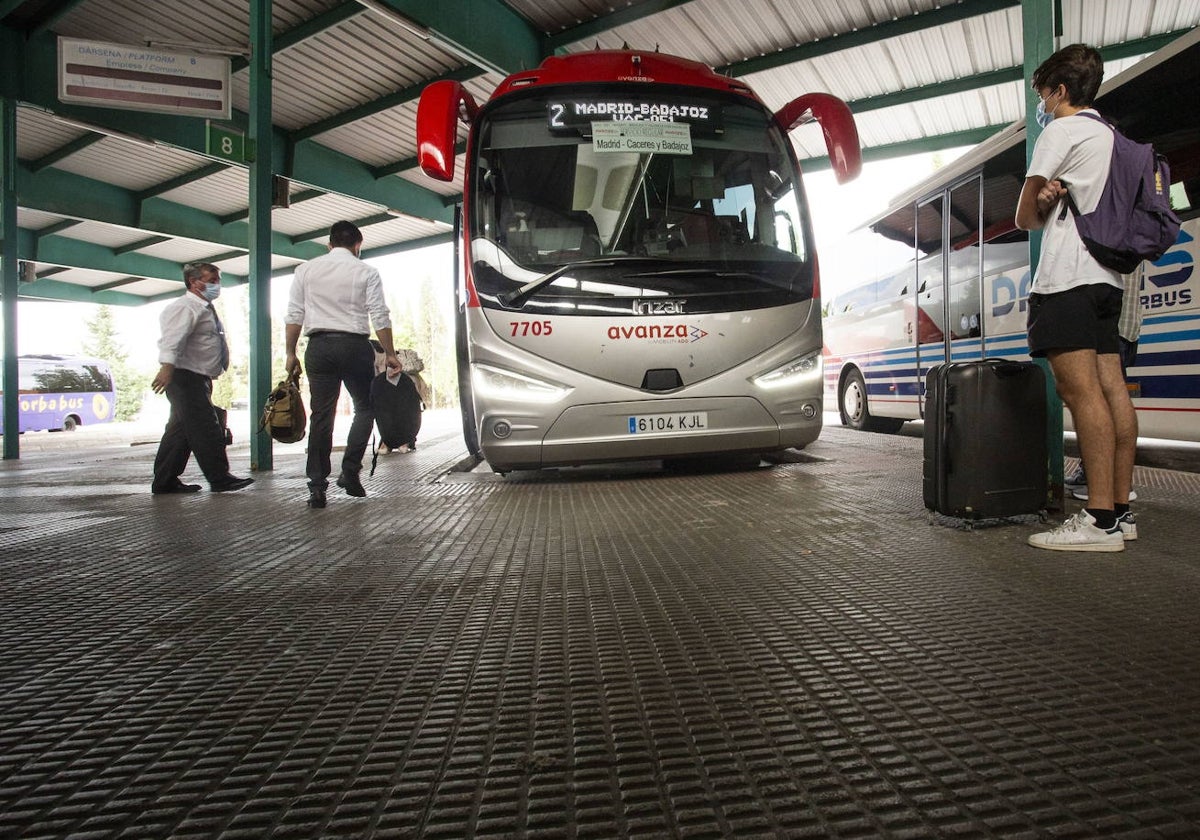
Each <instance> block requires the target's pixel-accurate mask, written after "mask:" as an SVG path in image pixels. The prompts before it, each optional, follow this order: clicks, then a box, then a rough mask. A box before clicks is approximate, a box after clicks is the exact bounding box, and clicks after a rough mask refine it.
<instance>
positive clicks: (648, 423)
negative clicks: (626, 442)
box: [629, 411, 708, 435]
mask: <svg viewBox="0 0 1200 840" xmlns="http://www.w3.org/2000/svg"><path fill="white" fill-rule="evenodd" d="M707 428H708V412H707V411H683V412H679V413H677V414H639V415H636V416H634V417H630V418H629V434H631V435H652V434H673V433H678V432H702V431H704V430H705V429H707Z"/></svg>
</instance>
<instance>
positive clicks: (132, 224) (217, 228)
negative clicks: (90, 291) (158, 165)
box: [16, 163, 324, 273]
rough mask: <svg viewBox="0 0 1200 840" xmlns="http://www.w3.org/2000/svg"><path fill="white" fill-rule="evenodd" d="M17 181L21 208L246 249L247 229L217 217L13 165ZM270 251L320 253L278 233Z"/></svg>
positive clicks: (60, 174) (54, 171)
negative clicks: (295, 243) (294, 242)
mask: <svg viewBox="0 0 1200 840" xmlns="http://www.w3.org/2000/svg"><path fill="white" fill-rule="evenodd" d="M16 176H17V194H18V196H19V198H20V202H21V206H23V207H28V208H29V209H31V210H41V211H42V212H44V213H55V214H57V215H61V216H69V217H71V219H73V220H83V221H94V222H101V223H103V224H110V225H118V226H120V227H127V228H138V229H141V230H143V231H145V232H146V233H148V234H161V235H165V236H177V237H182V238H184V239H196V240H199V241H201V242H211V243H213V244H214V245H216V246H218V247H220V248H225V249H229V248H243V249H248V248H249V247H250V232H249V226H248V225H247V224H246V223H244V222H229V223H225V222H223V221H222V220H221V218H220V217H218V216H216V215H214V214H212V213H209V212H206V211H204V210H199V209H197V208H195V207H188V206H186V205H183V204H177V203H175V202H172V201H168V200H167V199H165V198H158V197H154V198H146V199H140V198H139V194H138V193H134V192H132V191H130V190H126V189H123V188H121V187H118V186H114V185H113V184H106V183H104V182H102V181H96V180H93V179H91V178H85V177H83V176H82V175H74V174H72V173H70V172H65V171H63V170H61V169H53V168H51V169H47V170H44V171H42V172H37V173H34V172H31V171H30V170H29V169H28V168H27V167H26V166H24V165H23V164H21V163H18V164H17V167H16ZM270 246H271V247H270V248H269V249H268V255H269V254H271V253H276V254H280V255H281V256H287V257H292V258H294V259H298V260H307V259H311V258H312V257H314V256H317V255H319V254H321V253H324V251H323V250H321V249H319V248H315V247H314V246H306V245H294V244H293V243H292V242H291V239H290V238H289V237H288V236H287V235H286V234H282V233H278V234H274V235H273V236H272V238H271V242H270ZM79 267H80V268H93V267H96V266H88V265H80V266H79ZM130 273H133V272H130Z"/></svg>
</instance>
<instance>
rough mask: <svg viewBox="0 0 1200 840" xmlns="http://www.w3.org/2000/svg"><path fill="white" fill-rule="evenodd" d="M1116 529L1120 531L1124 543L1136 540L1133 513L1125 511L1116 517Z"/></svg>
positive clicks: (1135, 520) (1135, 522)
mask: <svg viewBox="0 0 1200 840" xmlns="http://www.w3.org/2000/svg"><path fill="white" fill-rule="evenodd" d="M1117 527H1118V528H1120V529H1121V536H1122V537H1123V538H1124V540H1125V542H1132V541H1133V540H1136V539H1137V517H1136V516H1134V515H1133V511H1131V510H1127V511H1125V512H1124V513H1122V514H1121V515H1120V516H1118V517H1117Z"/></svg>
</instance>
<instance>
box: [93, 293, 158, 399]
mask: <svg viewBox="0 0 1200 840" xmlns="http://www.w3.org/2000/svg"><path fill="white" fill-rule="evenodd" d="M86 323H87V331H88V332H87V339H85V341H84V342H83V350H84V352H85V353H87V354H88V355H89V356H95V357H96V358H97V359H103V360H104V361H106V362H108V366H109V368H110V369H111V370H112V375H113V384H114V386H115V387H116V391H117V405H116V409H115V410H114V412H113V417H114V418H115V419H117V420H132V419H133V418H134V417H137V415H138V412H140V411H141V410H142V403H143V401H144V400H145V399H146V384H147V382H148V381H149V380H150V377H151V374H149V373H147V372H146V371H141V370H138V369H137V368H135V367H134V366H133V365H131V364H130V362H129V354H128V353H126V352H125V348H124V347H123V346H121V343H120V342H119V341H117V332H116V327H115V326H114V324H113V314H112V309H111V308H110V307H108V306H101V307H100V308H99V309H97V310H96V314H95V316H93V317H92V318H89V319H88V320H87V322H86Z"/></svg>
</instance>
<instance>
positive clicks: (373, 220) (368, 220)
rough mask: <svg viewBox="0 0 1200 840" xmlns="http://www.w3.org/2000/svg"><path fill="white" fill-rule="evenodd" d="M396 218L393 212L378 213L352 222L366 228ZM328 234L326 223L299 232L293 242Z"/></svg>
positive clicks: (318, 237)
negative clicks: (319, 226) (322, 225)
mask: <svg viewBox="0 0 1200 840" xmlns="http://www.w3.org/2000/svg"><path fill="white" fill-rule="evenodd" d="M395 218H396V216H395V215H394V214H392V213H376V214H375V215H373V216H364V217H363V218H361V219H354V220H353V222H352V223H353V224H354V226H355V227H358V228H365V227H370V226H371V225H377V224H379V223H380V222H390V221H392V220H394V219H395ZM328 235H329V226H328V225H326V226H325V227H322V228H317V229H316V230H308V231H305V232H304V233H297V234H295V235H294V236H292V242H293V243H294V244H296V245H299V244H300V243H301V242H310V241H312V240H314V239H320V238H322V237H326V236H328Z"/></svg>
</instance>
